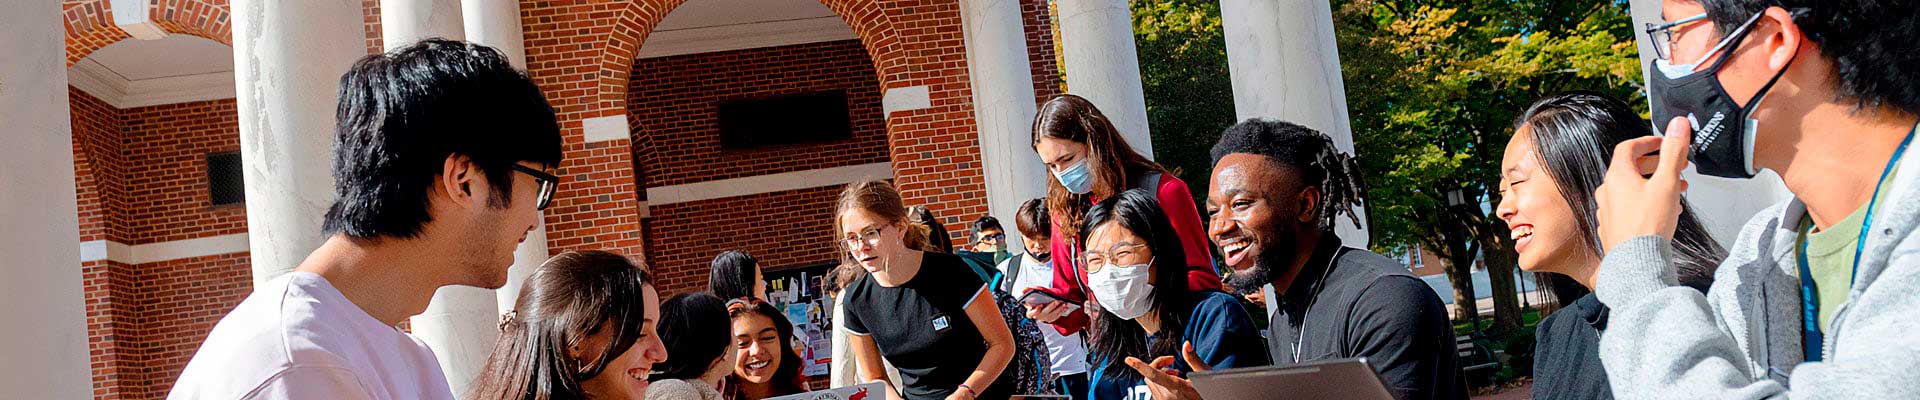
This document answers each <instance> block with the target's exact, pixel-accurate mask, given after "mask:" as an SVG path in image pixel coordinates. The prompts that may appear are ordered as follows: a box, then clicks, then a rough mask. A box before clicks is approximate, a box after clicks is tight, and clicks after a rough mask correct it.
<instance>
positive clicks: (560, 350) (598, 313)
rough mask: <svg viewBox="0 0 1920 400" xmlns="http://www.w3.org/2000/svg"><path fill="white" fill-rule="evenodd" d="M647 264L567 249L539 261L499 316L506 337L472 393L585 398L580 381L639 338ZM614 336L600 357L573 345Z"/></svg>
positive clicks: (498, 397) (478, 396)
mask: <svg viewBox="0 0 1920 400" xmlns="http://www.w3.org/2000/svg"><path fill="white" fill-rule="evenodd" d="M651 281H652V277H651V276H650V275H649V274H647V270H646V267H645V266H644V265H643V264H641V263H639V262H636V261H634V260H633V259H629V258H627V257H625V256H621V255H619V254H614V253H609V252H605V251H597V250H587V251H570V252H566V253H561V254H560V255H557V256H553V258H551V259H548V260H547V262H546V263H543V264H541V265H540V268H539V269H538V270H535V271H534V272H533V275H531V276H528V277H527V279H526V284H525V285H524V286H522V287H521V288H520V295H519V297H517V298H516V301H515V302H514V311H510V312H508V313H507V315H506V316H505V317H502V318H501V321H500V330H501V331H500V339H499V340H498V341H496V342H494V347H493V353H492V354H491V355H489V356H488V357H487V364H486V367H484V368H482V369H481V371H480V376H479V377H478V378H476V379H475V380H474V383H473V386H474V389H473V391H472V392H471V393H468V394H467V396H466V398H467V399H473V400H549V399H579V398H585V397H586V395H587V393H586V392H585V391H584V389H583V388H582V387H581V386H580V383H581V382H585V381H586V380H588V379H592V378H593V377H594V376H598V375H600V374H601V373H602V372H603V370H605V369H606V367H607V364H608V363H610V362H613V359H614V358H615V357H619V356H620V354H621V353H623V352H626V351H638V350H628V349H630V348H632V347H633V344H634V342H637V341H639V340H640V335H641V333H642V332H641V329H642V328H641V326H640V324H641V321H642V319H644V318H645V316H646V304H645V303H644V301H643V300H642V296H644V293H645V292H644V291H645V290H646V287H648V286H652V283H651ZM603 332H604V333H605V334H607V335H609V336H608V337H609V338H610V340H607V342H606V344H605V345H604V346H605V347H603V348H602V349H601V351H600V356H599V357H598V358H594V359H590V360H578V359H574V358H573V357H570V356H568V355H567V349H568V348H569V347H571V346H574V345H581V344H585V343H587V342H588V338H589V337H592V336H594V335H596V334H600V333H603Z"/></svg>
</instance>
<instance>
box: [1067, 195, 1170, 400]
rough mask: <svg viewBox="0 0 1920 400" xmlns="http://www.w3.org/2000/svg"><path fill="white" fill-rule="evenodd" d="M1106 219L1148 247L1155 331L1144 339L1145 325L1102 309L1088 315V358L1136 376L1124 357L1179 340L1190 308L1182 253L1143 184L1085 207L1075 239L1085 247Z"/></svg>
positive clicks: (1162, 351)
mask: <svg viewBox="0 0 1920 400" xmlns="http://www.w3.org/2000/svg"><path fill="white" fill-rule="evenodd" d="M1108 223H1113V224H1116V226H1115V227H1117V228H1120V229H1126V230H1127V231H1128V232H1132V233H1133V235H1134V236H1139V237H1140V239H1142V240H1145V241H1146V244H1147V247H1148V248H1149V249H1152V250H1153V269H1154V271H1153V279H1154V282H1155V283H1154V284H1153V290H1151V291H1150V292H1151V293H1149V294H1148V296H1150V297H1151V298H1152V299H1153V300H1152V303H1153V308H1152V310H1151V311H1148V312H1151V313H1154V314H1155V315H1158V316H1160V333H1159V335H1156V336H1155V338H1156V339H1155V340H1153V341H1152V342H1148V341H1147V331H1146V329H1143V328H1141V327H1140V324H1137V323H1134V322H1133V321H1128V320H1124V319H1120V317H1119V316H1117V315H1113V313H1112V312H1108V311H1107V310H1105V309H1101V310H1100V311H1099V316H1097V317H1095V318H1094V321H1093V329H1092V331H1091V335H1092V336H1091V337H1090V338H1091V343H1092V346H1090V348H1089V349H1090V350H1092V357H1090V358H1089V360H1091V361H1093V362H1094V363H1095V364H1098V365H1101V366H1103V367H1105V368H1106V370H1107V371H1109V372H1112V373H1113V375H1114V376H1116V377H1118V378H1121V379H1127V380H1131V379H1138V378H1140V373H1139V372H1135V371H1134V370H1133V368H1129V367H1127V366H1126V365H1125V364H1123V362H1124V361H1122V360H1125V359H1126V358H1127V357H1138V358H1140V359H1142V360H1152V359H1154V358H1155V357H1159V356H1171V355H1174V354H1175V353H1176V352H1178V351H1179V349H1180V343H1181V342H1182V341H1183V340H1185V339H1184V338H1182V337H1181V336H1183V333H1184V332H1185V331H1186V327H1187V317H1188V314H1190V313H1192V312H1193V309H1192V307H1189V305H1188V304H1187V301H1186V300H1185V299H1184V297H1183V296H1184V295H1185V294H1186V291H1187V261H1186V260H1187V257H1186V253H1185V252H1184V250H1182V247H1181V245H1180V237H1179V236H1177V235H1176V234H1175V233H1174V232H1173V224H1172V223H1169V222H1167V214H1166V213H1165V212H1163V211H1161V210H1160V202H1159V201H1156V200H1154V198H1153V193H1152V192H1148V191H1147V189H1130V190H1127V191H1125V192H1121V193H1120V195H1118V196H1114V197H1109V198H1107V199H1106V200H1105V201H1101V202H1100V204H1095V205H1094V206H1093V208H1092V209H1090V210H1087V216H1086V224H1085V225H1083V226H1081V230H1080V231H1081V232H1083V234H1082V235H1080V238H1079V240H1078V241H1079V242H1080V247H1081V248H1083V249H1084V248H1086V244H1087V242H1086V237H1088V236H1092V235H1091V234H1084V233H1088V232H1093V230H1094V229H1095V228H1099V227H1100V226H1102V225H1106V224H1108Z"/></svg>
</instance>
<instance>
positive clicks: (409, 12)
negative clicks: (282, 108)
mask: <svg viewBox="0 0 1920 400" xmlns="http://www.w3.org/2000/svg"><path fill="white" fill-rule="evenodd" d="M460 20H461V18H460V0H380V40H381V42H380V43H381V47H383V48H386V49H387V50H393V49H397V48H400V47H403V46H406V45H408V44H412V43H414V42H418V41H420V40H421V39H427V38H434V37H438V38H444V39H452V40H462V39H464V38H465V36H464V35H463V34H462V31H461V22H460Z"/></svg>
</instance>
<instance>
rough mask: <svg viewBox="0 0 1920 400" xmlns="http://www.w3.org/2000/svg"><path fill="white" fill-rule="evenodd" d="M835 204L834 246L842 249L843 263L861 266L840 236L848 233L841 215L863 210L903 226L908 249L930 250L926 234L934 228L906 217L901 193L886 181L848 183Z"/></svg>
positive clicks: (841, 258)
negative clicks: (842, 224) (841, 220)
mask: <svg viewBox="0 0 1920 400" xmlns="http://www.w3.org/2000/svg"><path fill="white" fill-rule="evenodd" d="M833 204H834V206H833V243H834V244H835V246H837V247H839V248H840V263H841V264H848V265H859V263H860V262H859V260H855V259H853V254H852V251H853V249H849V248H847V241H846V240H843V239H845V238H843V237H840V233H841V232H845V231H846V230H845V229H843V228H841V227H840V216H842V215H845V214H846V213H847V211H852V210H860V211H864V212H866V213H867V214H872V215H873V216H874V217H875V218H879V219H882V220H886V221H891V222H893V223H895V224H898V225H900V229H901V230H903V231H905V232H906V237H905V238H903V239H904V241H905V242H906V246H907V248H909V249H914V250H919V251H927V249H929V248H931V244H930V242H929V241H928V239H927V238H928V236H927V234H928V232H931V231H932V228H928V227H927V226H926V225H921V224H918V223H915V222H914V221H913V220H911V219H908V218H907V206H906V203H904V202H903V201H902V200H901V199H900V191H899V190H896V189H894V188H893V184H891V183H887V181H883V180H878V179H867V180H862V181H859V182H854V183H849V184H847V188H846V189H845V190H841V191H840V199H839V200H835V201H834V202H833Z"/></svg>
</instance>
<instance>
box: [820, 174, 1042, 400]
mask: <svg viewBox="0 0 1920 400" xmlns="http://www.w3.org/2000/svg"><path fill="white" fill-rule="evenodd" d="M836 204H837V206H836V207H835V210H834V217H833V222H834V223H833V226H834V232H835V235H837V236H838V238H839V239H840V245H841V246H843V247H842V250H843V251H844V253H843V254H845V255H846V256H845V257H846V258H848V260H846V261H847V262H848V263H850V264H854V265H859V266H860V267H861V268H862V269H864V270H866V271H867V274H866V275H865V276H862V277H860V278H858V279H856V280H855V281H854V282H853V283H852V284H850V285H848V287H847V288H846V289H845V290H844V291H843V293H842V294H841V296H844V297H845V299H844V300H843V307H846V318H845V319H846V321H845V322H844V327H845V329H846V330H847V331H848V332H849V333H851V334H852V336H851V337H850V338H849V339H850V340H848V341H849V342H850V344H851V345H852V350H853V354H854V357H855V358H856V359H858V360H859V363H860V378H861V381H865V382H871V381H882V382H887V381H888V379H887V375H886V372H885V370H883V369H882V368H881V363H880V360H881V358H882V357H885V358H886V360H887V361H889V362H892V363H893V365H894V366H895V367H898V368H899V370H900V377H901V380H903V381H904V382H898V383H895V382H887V383H888V385H889V386H893V385H896V384H897V385H898V386H897V387H898V389H897V391H890V392H889V395H890V396H889V397H891V395H892V394H894V393H896V392H897V393H898V394H899V395H901V396H904V397H905V398H909V399H957V400H971V399H976V398H989V399H1004V398H1007V397H1008V395H1010V394H1011V386H1012V385H1010V384H1008V383H1005V382H1003V383H1000V384H996V383H995V380H997V379H998V378H999V377H1000V373H1001V371H1002V370H1003V369H1005V368H1006V366H1007V362H1008V361H1009V360H1012V359H1013V352H1014V348H1013V347H1014V345H1013V335H1012V334H1011V333H1009V332H1008V331H1007V325H1006V323H1005V321H1004V320H1002V319H1001V316H1000V310H999V308H998V306H996V305H995V304H994V302H993V299H992V298H991V297H988V296H989V294H988V292H987V290H986V289H987V285H986V281H985V280H983V279H981V278H980V276H979V275H977V274H975V273H974V272H973V270H972V269H971V267H969V266H968V265H967V264H966V263H965V262H964V261H961V260H960V258H959V257H956V256H953V255H949V254H941V253H935V252H928V251H925V249H927V248H928V243H927V239H926V237H927V231H926V230H923V229H924V228H919V229H916V227H917V225H915V224H913V223H910V222H909V220H908V219H907V212H906V211H907V208H906V206H904V205H903V204H902V203H901V200H900V193H899V192H897V191H895V190H894V188H893V186H892V185H889V184H887V183H886V182H884V181H874V180H869V181H862V182H855V183H853V184H850V185H847V189H846V191H844V192H842V193H841V194H840V199H839V201H838V202H837V203H836ZM973 360H979V361H978V362H977V363H976V362H972V361H973Z"/></svg>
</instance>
